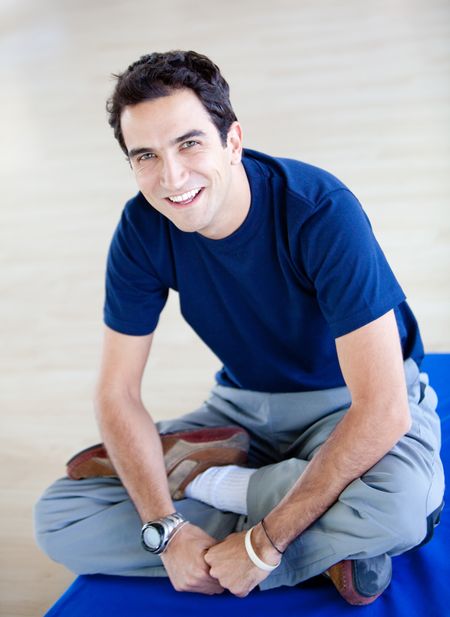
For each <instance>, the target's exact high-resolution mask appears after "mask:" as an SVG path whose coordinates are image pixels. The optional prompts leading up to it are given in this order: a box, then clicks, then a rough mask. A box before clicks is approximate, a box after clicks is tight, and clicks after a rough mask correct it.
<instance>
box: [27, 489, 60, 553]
mask: <svg viewBox="0 0 450 617" xmlns="http://www.w3.org/2000/svg"><path fill="white" fill-rule="evenodd" d="M33 523H34V537H35V540H36V543H37V545H38V546H39V548H40V549H41V550H42V551H43V552H44V553H46V554H47V555H48V556H49V557H50V558H51V559H53V560H54V561H59V559H58V555H57V554H55V549H57V546H58V545H57V543H55V541H54V534H55V532H56V531H57V530H58V527H60V524H58V521H57V515H56V512H55V507H54V500H53V498H52V495H51V487H50V488H48V489H47V490H46V491H45V492H44V493H43V495H42V496H41V497H40V498H39V500H38V501H37V502H36V503H35V505H34V508H33Z"/></svg>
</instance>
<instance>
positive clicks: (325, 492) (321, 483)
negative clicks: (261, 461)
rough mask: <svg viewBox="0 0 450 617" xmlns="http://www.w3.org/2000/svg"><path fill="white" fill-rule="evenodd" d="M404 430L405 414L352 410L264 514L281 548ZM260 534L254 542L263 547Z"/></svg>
mask: <svg viewBox="0 0 450 617" xmlns="http://www.w3.org/2000/svg"><path fill="white" fill-rule="evenodd" d="M407 430H408V420H407V418H406V417H405V415H404V414H403V415H402V414H390V415H389V414H386V415H383V414H381V413H374V414H370V413H364V410H357V409H354V408H353V409H351V410H349V412H348V413H347V414H346V415H345V416H344V418H343V419H342V420H341V422H340V423H339V424H338V426H337V427H336V429H335V430H334V432H333V433H332V434H331V435H330V437H329V438H328V440H327V441H326V442H325V443H324V444H323V445H322V447H321V448H320V450H319V451H318V452H317V453H316V454H315V456H314V457H313V459H312V460H311V462H310V463H309V465H308V467H307V469H306V470H305V472H304V473H303V474H302V476H301V477H300V478H299V479H298V481H297V482H296V484H295V485H294V486H293V487H292V489H291V490H290V491H289V493H288V494H287V495H286V496H285V497H284V499H283V500H282V501H281V502H280V503H279V504H278V506H276V507H275V508H274V510H272V512H270V514H268V516H267V517H266V519H265V520H266V522H267V527H268V528H269V529H270V531H271V535H272V536H273V539H274V541H275V543H276V545H277V546H278V547H280V548H283V549H284V548H286V547H287V546H288V545H289V544H290V542H292V540H294V539H295V538H296V537H297V536H298V535H300V534H301V533H302V532H303V531H304V530H305V529H306V528H307V527H309V525H311V524H312V523H313V522H314V521H315V520H316V519H318V518H319V517H320V516H321V515H322V514H323V513H324V512H325V511H326V510H327V509H328V508H329V507H330V506H331V505H332V504H333V503H334V502H335V501H336V500H337V499H338V497H339V495H340V494H341V492H342V491H343V490H344V489H345V487H346V486H348V484H350V483H351V482H352V481H353V480H355V479H356V478H358V477H360V476H361V475H362V474H363V473H364V472H366V471H367V470H368V469H370V467H372V466H373V465H374V464H375V463H377V462H378V461H379V460H380V459H381V458H382V457H383V456H384V455H385V454H386V453H387V452H389V450H390V449H391V448H392V447H393V446H394V445H395V443H396V442H397V441H398V440H399V439H400V438H401V437H402V435H403V434H404V433H405V432H406V431H407ZM263 534H264V532H263V531H262V530H261V529H259V527H258V528H257V529H256V530H255V541H256V542H258V539H259V540H260V542H261V545H265V546H266V545H267V543H266V541H265V540H264V537H263Z"/></svg>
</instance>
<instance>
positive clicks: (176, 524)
mask: <svg viewBox="0 0 450 617" xmlns="http://www.w3.org/2000/svg"><path fill="white" fill-rule="evenodd" d="M187 522H188V521H187V520H186V519H185V518H184V517H183V515H182V514H180V513H179V512H174V513H173V514H169V515H168V516H164V517H162V518H158V519H155V520H153V521H149V522H148V523H145V525H144V526H143V527H142V530H141V542H142V546H143V547H144V548H145V550H147V551H149V552H151V553H153V554H154V555H161V554H162V553H163V552H164V551H165V550H166V548H167V546H168V544H169V542H170V540H171V539H172V538H173V537H174V535H175V534H176V533H177V532H178V531H179V530H180V529H181V527H183V526H184V525H185V524H186V523H187ZM155 526H158V527H161V528H162V530H163V535H162V537H161V543H160V545H159V546H158V547H157V548H155V549H152V548H150V547H149V546H147V544H146V543H145V541H144V533H145V530H146V529H148V528H149V527H155Z"/></svg>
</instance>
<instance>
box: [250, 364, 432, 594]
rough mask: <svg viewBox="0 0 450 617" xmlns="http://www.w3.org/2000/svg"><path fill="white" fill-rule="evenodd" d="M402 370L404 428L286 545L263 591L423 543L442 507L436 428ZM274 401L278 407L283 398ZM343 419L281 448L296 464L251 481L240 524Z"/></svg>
mask: <svg viewBox="0 0 450 617" xmlns="http://www.w3.org/2000/svg"><path fill="white" fill-rule="evenodd" d="M405 371H406V376H407V383H408V394H409V403H410V410H411V416H412V420H413V422H412V427H411V430H410V431H409V433H408V434H407V435H406V436H405V437H403V438H402V439H401V440H400V441H399V442H398V444H396V446H395V447H394V448H393V449H392V450H391V452H389V453H388V454H387V455H386V456H385V457H383V459H381V461H379V462H378V463H377V464H376V465H375V466H374V467H372V468H371V469H370V470H369V471H368V472H367V473H366V474H364V476H363V477H362V478H359V479H357V480H355V481H354V482H352V483H351V484H350V485H349V486H348V487H347V488H346V489H345V490H344V491H343V492H342V494H341V496H340V497H339V499H338V501H337V502H336V503H335V504H334V505H333V506H332V507H331V508H330V509H329V510H328V511H327V512H326V513H325V514H324V515H323V516H322V517H320V518H319V519H318V520H317V521H316V522H315V523H314V524H313V525H311V527H309V528H308V529H307V530H306V531H305V532H304V533H302V534H301V536H300V537H299V538H297V539H296V540H295V541H294V542H292V544H291V545H290V546H289V547H288V550H287V551H286V553H285V556H284V557H283V560H282V564H281V566H280V567H279V568H277V570H275V571H274V572H273V573H272V574H271V575H270V576H269V577H268V578H267V579H266V580H265V581H263V583H262V584H261V588H262V589H269V588H272V587H277V586H279V585H294V584H296V583H298V582H300V581H302V580H306V579H308V578H310V577H312V576H315V575H317V574H320V573H321V572H323V571H324V570H326V569H327V568H328V567H330V566H331V565H333V564H334V563H336V562H338V561H341V560H342V559H347V558H351V559H356V558H363V557H373V556H376V555H380V554H383V553H388V554H390V555H397V554H400V553H402V552H404V551H407V550H409V549H410V548H413V547H414V546H416V545H417V544H419V543H420V542H421V540H422V539H423V538H424V536H425V534H426V531H427V525H426V518H427V515H429V514H430V513H431V512H432V511H433V510H434V509H436V507H437V506H438V505H439V504H440V503H441V501H442V497H443V492H444V476H443V470H442V463H441V461H440V458H439V449H440V424H439V418H438V416H437V415H436V413H435V408H436V403H437V398H436V395H435V393H434V391H433V390H432V388H430V387H423V388H422V394H421V387H420V382H419V372H418V369H417V366H416V365H415V364H414V363H413V362H412V361H407V363H406V364H405ZM314 394H317V393H314ZM422 395H423V398H422ZM421 398H422V400H420V399H421ZM419 401H420V402H419ZM278 402H279V403H280V404H282V399H281V398H280V399H279V401H278ZM316 402H317V401H316ZM304 403H305V401H304ZM344 414H345V410H341V411H337V412H335V413H333V414H330V415H328V416H326V417H324V418H322V419H320V420H318V421H317V422H316V423H314V424H313V425H312V426H311V427H309V429H308V430H307V431H305V432H304V433H303V434H302V435H301V437H300V438H299V439H298V440H297V441H296V442H294V444H293V446H291V448H290V449H288V450H287V453H288V455H289V454H291V455H292V456H294V452H293V450H295V449H297V451H296V453H295V456H296V458H288V459H287V460H285V461H283V462H281V463H278V464H274V465H270V466H266V467H264V468H262V469H260V470H258V471H257V472H256V473H255V474H254V475H253V476H252V477H251V479H250V485H249V493H248V512H249V515H248V521H247V523H246V526H251V525H253V524H255V523H256V522H257V521H259V520H260V519H261V518H262V517H263V516H265V515H266V514H267V513H268V512H269V511H270V510H271V509H273V507H275V505H276V504H277V503H279V501H280V500H281V498H282V497H283V496H284V495H285V494H286V493H287V491H288V490H289V489H290V488H291V486H292V485H293V484H294V483H295V482H296V480H297V479H298V477H299V476H300V475H301V474H302V473H303V471H304V470H305V469H306V467H307V465H308V461H309V460H311V458H312V456H313V455H314V452H315V451H316V449H317V448H318V447H319V446H320V445H321V443H323V442H324V441H325V440H326V438H327V437H328V435H329V434H330V433H331V432H332V430H333V429H334V427H335V426H336V424H337V423H338V422H339V420H340V419H341V418H342V417H343V415H344ZM281 433H283V430H282V429H281ZM297 457H298V458H297Z"/></svg>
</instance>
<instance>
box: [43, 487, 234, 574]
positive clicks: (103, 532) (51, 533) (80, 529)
mask: <svg viewBox="0 0 450 617" xmlns="http://www.w3.org/2000/svg"><path fill="white" fill-rule="evenodd" d="M176 508H177V511H178V512H181V514H183V515H184V516H185V518H186V519H187V520H189V521H191V522H192V523H194V524H195V525H198V526H199V527H201V528H202V529H204V530H205V531H206V532H207V533H209V534H210V535H211V536H213V537H215V538H217V539H218V540H221V539H223V538H225V537H226V536H227V535H229V534H230V533H232V532H233V531H234V529H235V527H236V525H237V523H238V521H239V519H240V518H242V517H240V516H239V515H237V514H234V513H230V512H221V511H219V510H216V509H214V508H212V507H210V506H208V505H206V504H203V503H201V502H199V501H196V500H194V499H182V500H180V501H177V502H176ZM34 515H35V532H36V539H37V543H38V545H39V546H40V547H41V548H42V550H43V551H44V552H45V553H47V555H48V556H49V557H50V558H51V559H53V560H54V561H57V562H59V563H62V564H64V565H65V566H66V567H67V568H69V570H72V572H75V574H97V573H101V574H115V575H122V576H165V575H166V572H165V569H164V567H163V565H162V562H161V559H160V557H159V556H157V555H152V554H151V553H149V552H148V551H146V550H144V548H143V547H142V546H141V542H140V531H141V527H142V522H141V520H140V517H139V514H138V513H137V511H136V509H135V507H134V505H133V503H132V502H131V500H130V498H129V497H128V494H127V492H126V490H125V489H124V487H123V485H122V483H121V482H120V480H119V479H117V478H88V479H86V480H71V479H70V478H61V479H59V480H57V481H56V482H55V483H54V484H53V485H51V486H50V487H49V488H48V489H47V490H46V492H45V493H44V495H43V496H42V497H41V499H40V500H39V502H38V503H37V504H36V506H35V511H34Z"/></svg>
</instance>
